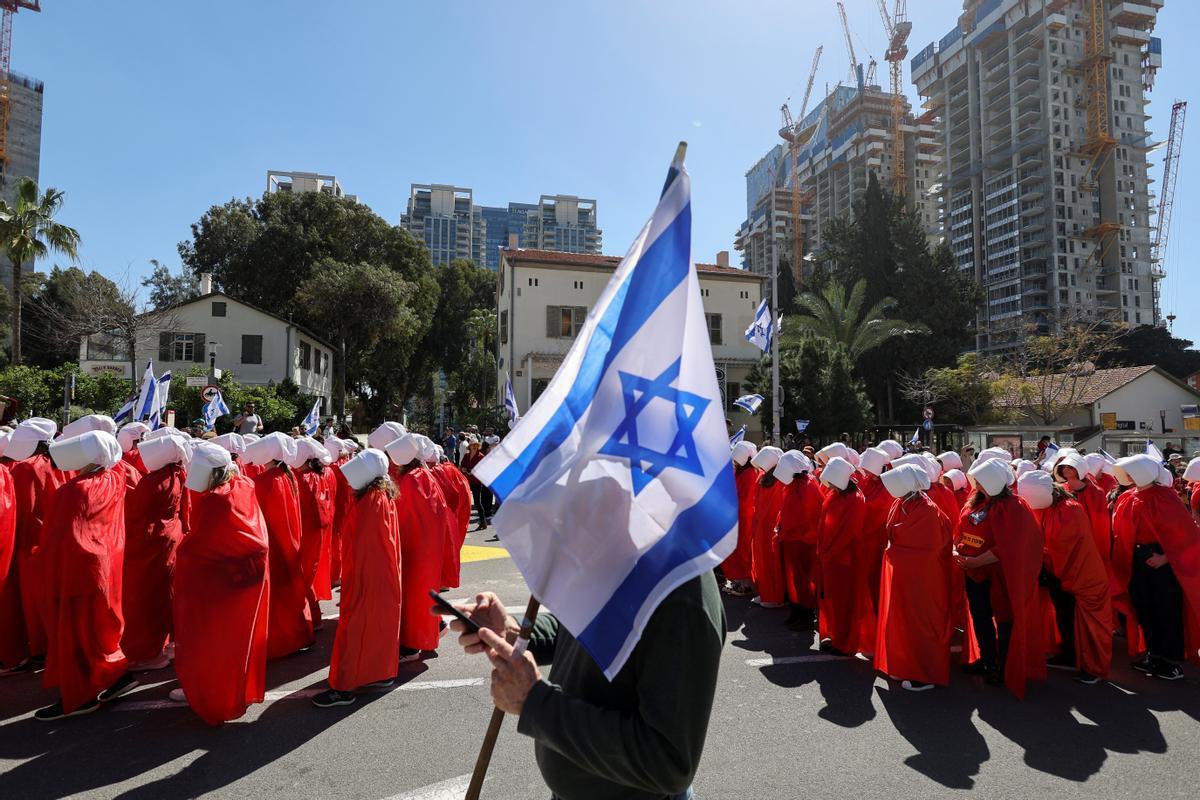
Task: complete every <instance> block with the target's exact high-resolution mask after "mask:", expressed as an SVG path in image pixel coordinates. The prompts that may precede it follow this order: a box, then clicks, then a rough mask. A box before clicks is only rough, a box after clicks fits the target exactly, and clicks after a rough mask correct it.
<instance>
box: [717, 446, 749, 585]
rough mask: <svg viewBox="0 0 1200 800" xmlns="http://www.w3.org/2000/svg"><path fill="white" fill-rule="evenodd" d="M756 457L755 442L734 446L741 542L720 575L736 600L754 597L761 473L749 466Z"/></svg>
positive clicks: (735, 547)
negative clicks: (755, 528)
mask: <svg viewBox="0 0 1200 800" xmlns="http://www.w3.org/2000/svg"><path fill="white" fill-rule="evenodd" d="M757 454H758V448H757V447H755V446H754V444H753V443H752V442H747V441H741V442H738V443H737V444H735V445H734V446H733V453H732V459H733V481H734V485H735V487H736V488H737V496H738V539H737V544H736V545H735V546H734V548H733V552H732V553H730V554H729V557H728V558H726V559H725V561H724V562H722V564H721V574H722V575H723V576H724V577H725V586H724V589H725V591H727V592H728V593H729V594H731V595H733V596H734V597H750V596H751V595H753V594H754V586H753V584H752V582H751V564H752V562H753V555H752V552H753V539H754V535H753V525H754V499H755V495H756V494H757V491H758V473H757V472H755V470H754V467H752V466H751V465H750V459H752V458H754V456H755V455H757Z"/></svg>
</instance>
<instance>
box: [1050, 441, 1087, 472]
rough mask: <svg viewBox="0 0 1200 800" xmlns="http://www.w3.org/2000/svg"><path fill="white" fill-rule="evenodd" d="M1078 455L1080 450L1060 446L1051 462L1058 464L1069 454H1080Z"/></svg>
mask: <svg viewBox="0 0 1200 800" xmlns="http://www.w3.org/2000/svg"><path fill="white" fill-rule="evenodd" d="M1078 455H1080V452H1079V451H1078V450H1076V449H1075V448H1074V447H1060V448H1058V450H1056V451H1055V453H1054V458H1053V459H1051V461H1050V463H1051V464H1052V465H1054V464H1057V463H1058V462H1059V461H1062V460H1063V459H1064V458H1066V457H1067V456H1078ZM1052 471H1053V470H1052Z"/></svg>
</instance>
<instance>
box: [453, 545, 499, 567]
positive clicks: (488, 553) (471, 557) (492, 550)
mask: <svg viewBox="0 0 1200 800" xmlns="http://www.w3.org/2000/svg"><path fill="white" fill-rule="evenodd" d="M493 558H508V551H507V550H505V549H504V548H503V547H479V546H478V545H473V544H465V545H463V549H462V563H464V564H470V563H471V562H472V561H490V560H492V559H493Z"/></svg>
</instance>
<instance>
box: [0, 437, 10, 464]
mask: <svg viewBox="0 0 1200 800" xmlns="http://www.w3.org/2000/svg"><path fill="white" fill-rule="evenodd" d="M11 438H12V431H5V432H4V433H0V458H3V457H4V451H5V450H7V449H8V440H9V439H11Z"/></svg>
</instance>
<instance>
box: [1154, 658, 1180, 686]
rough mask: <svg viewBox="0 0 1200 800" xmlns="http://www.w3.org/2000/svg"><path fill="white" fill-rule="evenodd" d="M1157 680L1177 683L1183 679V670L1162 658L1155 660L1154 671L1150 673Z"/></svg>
mask: <svg viewBox="0 0 1200 800" xmlns="http://www.w3.org/2000/svg"><path fill="white" fill-rule="evenodd" d="M1150 674H1151V675H1153V676H1154V677H1156V678H1160V679H1162V680H1164V681H1177V680H1179V679H1180V678H1182V677H1183V670H1182V669H1180V668H1179V665H1178V664H1172V663H1171V662H1170V661H1167V660H1165V659H1162V658H1156V659H1154V671H1153V672H1151V673H1150Z"/></svg>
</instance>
